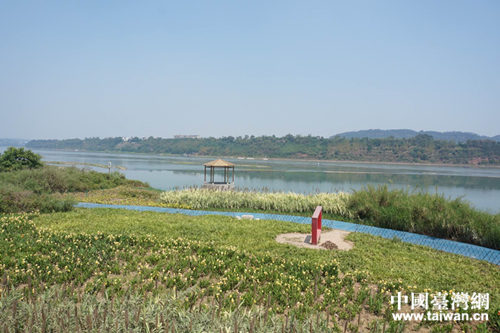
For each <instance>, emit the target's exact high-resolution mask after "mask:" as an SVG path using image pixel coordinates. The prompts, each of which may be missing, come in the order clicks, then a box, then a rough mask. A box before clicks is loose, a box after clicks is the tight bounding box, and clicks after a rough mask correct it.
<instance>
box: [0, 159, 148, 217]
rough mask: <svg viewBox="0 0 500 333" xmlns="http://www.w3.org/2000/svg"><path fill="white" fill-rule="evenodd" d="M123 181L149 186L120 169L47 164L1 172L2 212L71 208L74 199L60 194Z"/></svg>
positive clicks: (100, 187) (123, 183) (0, 203)
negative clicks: (102, 171) (131, 177)
mask: <svg viewBox="0 0 500 333" xmlns="http://www.w3.org/2000/svg"><path fill="white" fill-rule="evenodd" d="M120 185H129V186H132V187H135V186H146V184H144V183H141V182H139V181H132V180H127V179H126V178H125V176H123V175H122V174H120V173H118V172H114V173H111V174H105V173H100V172H96V171H90V170H83V169H78V168H74V167H54V166H43V167H41V168H37V169H24V170H16V171H9V172H0V213H12V212H22V211H24V212H27V211H33V210H39V211H41V212H53V211H68V210H71V209H72V205H73V203H74V201H73V200H72V199H70V198H68V197H63V196H61V195H60V194H62V193H67V192H85V191H90V190H97V189H106V188H113V187H117V186H120Z"/></svg>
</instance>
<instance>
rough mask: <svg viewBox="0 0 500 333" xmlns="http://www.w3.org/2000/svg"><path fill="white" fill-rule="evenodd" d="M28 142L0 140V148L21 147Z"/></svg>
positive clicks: (22, 140)
mask: <svg viewBox="0 0 500 333" xmlns="http://www.w3.org/2000/svg"><path fill="white" fill-rule="evenodd" d="M28 141H29V140H25V139H9V138H0V146H8V147H11V146H12V147H23V146H24V145H25V144H27V143H28Z"/></svg>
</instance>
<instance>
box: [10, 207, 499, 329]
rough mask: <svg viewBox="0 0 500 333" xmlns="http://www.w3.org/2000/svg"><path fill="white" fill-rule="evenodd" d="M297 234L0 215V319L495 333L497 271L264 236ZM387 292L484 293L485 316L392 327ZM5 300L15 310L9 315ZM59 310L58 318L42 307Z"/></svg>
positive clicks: (186, 220)
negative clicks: (481, 320) (487, 298)
mask: <svg viewBox="0 0 500 333" xmlns="http://www.w3.org/2000/svg"><path fill="white" fill-rule="evenodd" d="M308 229H309V228H308V226H305V225H299V224H293V223H288V222H278V221H247V220H236V219H234V218H230V217H222V216H201V217H189V216H183V215H169V214H162V213H154V212H134V211H125V210H112V209H76V210H74V211H71V212H61V213H53V214H42V215H36V216H33V217H32V218H28V217H26V216H21V217H19V216H18V217H12V216H7V217H3V218H2V229H1V230H0V231H1V232H0V251H2V253H6V254H7V256H2V259H0V260H1V261H0V273H2V274H3V275H4V276H5V277H6V278H4V279H5V280H4V282H2V283H3V284H2V285H3V287H2V288H4V294H3V297H2V298H0V310H5V311H0V322H1V320H2V319H3V320H4V321H5V322H8V323H14V321H17V322H18V323H20V322H23V321H24V322H26V323H28V324H26V325H27V326H23V327H28V326H29V323H30V322H31V320H32V319H33V318H34V316H35V315H34V313H37V311H38V316H35V317H36V318H35V320H34V321H33V322H34V324H33V325H34V327H39V328H40V327H42V326H43V325H44V323H43V320H41V318H42V313H41V312H40V310H41V309H44V306H45V307H46V308H45V309H46V313H45V314H44V316H46V317H47V316H49V315H50V316H52V317H51V318H52V319H53V323H55V324H54V326H51V327H53V328H54V329H57V325H69V327H73V328H75V329H76V327H79V328H80V329H82V330H86V329H89V328H91V329H96V330H97V329H101V328H108V329H109V328H116V327H118V330H123V331H129V330H136V331H145V327H148V329H149V330H150V331H155V332H160V331H164V329H165V328H166V326H167V325H168V327H169V329H171V328H172V325H173V326H175V327H176V328H175V330H176V331H185V332H189V331H201V328H203V327H204V328H205V329H207V328H209V329H208V331H220V330H221V328H222V329H223V330H225V331H228V332H234V331H240V330H241V331H252V332H268V331H275V330H278V331H283V330H284V331H287V332H288V331H305V332H309V331H311V330H312V331H314V332H316V331H318V332H319V331H338V332H344V331H348V332H358V331H361V332H363V331H373V332H382V331H384V330H385V331H386V332H403V331H407V330H410V329H421V330H424V331H425V330H431V331H435V332H449V331H457V330H465V331H488V330H491V329H494V327H497V328H498V316H496V315H495V312H496V309H498V308H499V295H500V290H499V287H500V283H499V281H500V269H499V267H497V266H494V265H491V264H488V263H486V262H481V261H477V260H473V259H468V258H464V257H461V256H457V255H452V254H447V253H443V252H439V251H436V250H432V249H429V248H425V247H422V246H415V245H410V244H405V243H402V242H398V241H391V240H385V239H382V238H378V237H373V236H369V235H363V234H356V233H352V234H350V235H349V236H348V239H349V240H351V241H353V242H354V243H355V247H354V249H352V250H350V251H347V252H343V251H327V250H325V251H314V250H309V249H300V248H296V247H293V246H290V245H284V244H278V243H277V242H275V240H274V239H275V237H276V235H278V234H280V233H288V232H304V233H306V232H308ZM399 290H402V291H404V292H411V291H416V292H423V291H430V292H437V291H450V290H455V291H464V292H470V293H472V292H488V293H490V295H491V305H490V316H491V320H490V322H489V323H487V324H481V325H477V324H474V325H473V326H470V325H469V324H462V325H459V324H456V323H455V324H446V323H444V324H433V325H431V326H429V327H427V326H418V325H417V324H415V323H406V325H405V324H404V323H401V322H394V321H391V320H389V316H390V313H391V311H393V310H394V309H393V308H391V306H390V302H389V299H390V295H391V294H395V293H396V292H397V291H399ZM16 292H17V294H16ZM16 295H17V296H16ZM16 297H17V298H16ZM21 297H23V298H21ZM141 297H142V299H141ZM16 299H17V303H16V308H17V309H19V310H16V311H17V312H16V315H15V316H13V315H11V314H12V313H13V311H12V307H13V306H14V305H13V304H14V302H15V300H16ZM64 304H66V305H67V306H69V308H70V309H72V310H71V313H70V314H66V313H65V312H64V311H63V312H62V315H61V314H60V313H59V314H58V312H57V311H54V310H50V311H49V309H48V307H49V306H54V307H57V306H63V305H64ZM74 309H77V310H74ZM124 309H127V311H128V312H127V314H126V315H124V311H125V310H124ZM42 311H43V310H42ZM75 311H76V313H75ZM2 316H3V317H2ZM47 318H48V317H47ZM103 318H108V319H103ZM126 318H128V319H126ZM60 323H62V324H60ZM36 325H38V326H36ZM45 325H48V324H47V322H46V323H45ZM78 325H79V326H78ZM487 325H489V326H487ZM495 325H497V326H495ZM127 326H128V328H127ZM47 327H48V326H47ZM47 327H46V328H47ZM28 328H29V327H28Z"/></svg>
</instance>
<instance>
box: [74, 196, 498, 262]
mask: <svg viewBox="0 0 500 333" xmlns="http://www.w3.org/2000/svg"><path fill="white" fill-rule="evenodd" d="M76 207H83V208H120V209H129V210H138V211H152V212H163V213H169V214H184V215H192V216H198V215H224V216H241V215H253V216H254V217H255V218H259V219H261V220H278V221H287V222H294V223H302V224H310V223H311V218H310V217H304V216H294V215H278V214H263V213H243V212H217V211H206V210H190V209H177V208H164V207H150V206H129V205H104V204H95V203H87V202H80V203H78V204H77V205H76ZM322 224H323V225H324V226H325V227H329V228H335V229H340V230H345V231H353V232H361V233H365V234H370V235H375V236H380V237H383V238H388V239H393V238H399V239H400V240H401V241H403V242H406V243H412V244H417V245H425V246H429V247H432V248H434V249H436V250H441V251H445V252H449V253H455V254H460V255H462V256H466V257H470V258H475V259H479V260H485V261H488V262H491V263H493V264H495V265H500V251H498V250H493V249H489V248H486V247H482V246H477V245H472V244H467V243H461V242H455V241H451V240H447V239H441V238H436V237H431V236H425V235H419V234H414V233H411V232H405V231H398V230H392V229H384V228H378V227H371V226H367V225H362V224H355V223H349V222H341V221H334V220H328V219H323V223H322Z"/></svg>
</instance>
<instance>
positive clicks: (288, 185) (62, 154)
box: [0, 148, 500, 213]
mask: <svg viewBox="0 0 500 333" xmlns="http://www.w3.org/2000/svg"><path fill="white" fill-rule="evenodd" d="M0 150H3V149H1V148H0ZM35 151H36V152H37V153H39V154H41V155H42V157H43V160H44V161H66V162H80V163H82V162H83V163H99V164H106V165H107V164H108V163H109V162H111V163H112V165H115V166H123V167H125V168H126V170H123V171H120V172H122V173H124V174H125V176H127V178H130V179H138V180H141V181H145V182H148V183H149V184H150V185H151V186H152V187H155V188H159V189H163V190H169V189H174V188H183V187H187V186H199V185H201V184H202V183H203V163H205V162H207V161H209V160H211V159H210V158H199V157H171V156H159V155H142V154H117V153H93V152H68V151H53V150H35ZM227 160H228V161H230V162H233V163H235V164H236V181H235V183H236V186H237V187H240V188H248V189H257V190H261V189H268V190H271V191H276V190H279V191H293V192H301V193H312V192H337V191H352V190H353V189H360V188H362V187H363V186H365V185H368V184H371V185H379V184H388V185H389V186H390V187H393V188H419V189H423V190H425V191H429V192H436V191H437V192H438V193H442V194H444V195H445V196H446V197H449V198H456V197H463V198H464V199H466V200H468V201H469V202H471V203H472V204H473V205H474V206H476V207H477V208H480V209H482V210H485V211H488V212H492V213H499V212H500V169H498V168H496V169H495V168H470V167H443V166H415V165H390V164H372V163H342V162H319V163H318V162H306V161H276V160H272V161H271V160H267V161H265V160H262V159H253V160H249V159H243V160H242V159H236V158H235V159H231V158H228V159H227ZM97 170H99V171H103V169H100V168H97ZM218 176H219V177H220V179H222V175H221V174H220V175H218Z"/></svg>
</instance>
